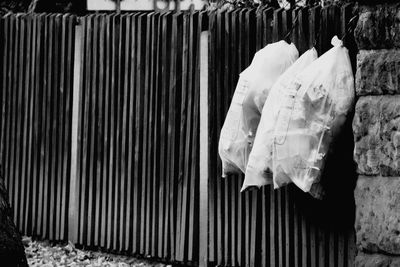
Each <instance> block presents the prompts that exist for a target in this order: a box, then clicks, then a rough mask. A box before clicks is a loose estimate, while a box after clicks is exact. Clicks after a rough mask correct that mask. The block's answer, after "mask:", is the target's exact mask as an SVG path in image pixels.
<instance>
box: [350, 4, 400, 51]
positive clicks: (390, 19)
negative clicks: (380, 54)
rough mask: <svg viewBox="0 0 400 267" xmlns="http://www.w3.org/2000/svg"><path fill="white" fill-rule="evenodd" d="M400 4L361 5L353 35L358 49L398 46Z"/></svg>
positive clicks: (399, 36) (399, 39) (399, 37)
mask: <svg viewBox="0 0 400 267" xmlns="http://www.w3.org/2000/svg"><path fill="white" fill-rule="evenodd" d="M399 32H400V4H399V3H392V4H381V5H371V6H362V7H361V8H360V16H359V20H358V22H357V27H356V29H355V30H354V37H355V40H356V42H357V45H358V48H359V49H381V48H394V47H400V34H399Z"/></svg>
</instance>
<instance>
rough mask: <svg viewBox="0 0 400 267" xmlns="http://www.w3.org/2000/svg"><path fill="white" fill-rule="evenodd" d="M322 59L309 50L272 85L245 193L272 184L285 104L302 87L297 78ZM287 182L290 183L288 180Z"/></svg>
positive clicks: (249, 163)
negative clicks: (279, 123) (276, 136)
mask: <svg viewBox="0 0 400 267" xmlns="http://www.w3.org/2000/svg"><path fill="white" fill-rule="evenodd" d="M317 57H318V54H317V51H316V50H315V48H312V49H310V50H308V51H306V52H305V53H304V54H303V55H302V56H301V57H300V58H299V59H297V60H296V62H295V63H294V64H293V65H292V66H290V67H289V68H288V69H287V70H286V71H285V72H284V73H283V74H282V75H281V76H280V77H279V79H278V80H277V81H276V83H275V84H274V85H273V86H272V88H271V91H270V93H269V95H268V98H267V100H266V101H265V105H264V108H263V110H262V114H261V119H260V124H259V125H258V129H257V134H256V137H255V140H254V145H253V149H252V150H251V153H250V155H249V162H248V164H247V167H246V175H245V179H244V182H243V186H242V191H244V190H245V189H247V188H248V187H250V186H257V187H261V186H263V185H267V184H271V183H272V170H273V168H272V148H273V146H272V144H273V142H274V129H275V124H276V121H277V118H278V114H279V110H280V108H281V105H283V104H284V103H288V102H290V101H291V97H292V95H293V94H295V93H296V92H295V91H294V90H296V89H297V88H298V86H297V85H296V84H295V83H296V76H297V75H298V74H299V73H301V72H302V71H303V70H304V69H305V68H306V67H307V66H308V65H310V64H311V63H312V62H313V61H314V60H316V59H317ZM286 182H290V180H287V181H286Z"/></svg>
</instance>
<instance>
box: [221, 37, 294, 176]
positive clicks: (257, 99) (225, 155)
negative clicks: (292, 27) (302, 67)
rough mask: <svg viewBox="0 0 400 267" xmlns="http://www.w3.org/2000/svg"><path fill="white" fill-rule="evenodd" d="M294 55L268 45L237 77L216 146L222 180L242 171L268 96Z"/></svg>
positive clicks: (283, 45) (279, 45)
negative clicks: (228, 175)
mask: <svg viewBox="0 0 400 267" xmlns="http://www.w3.org/2000/svg"><path fill="white" fill-rule="evenodd" d="M298 54H299V53H298V51H297V49H296V47H295V46H294V44H290V45H289V44H288V43H286V42H285V41H279V42H276V43H273V44H269V45H267V46H266V47H264V48H263V49H261V50H260V51H258V52H257V53H256V54H255V55H254V58H253V61H252V62H251V65H250V66H249V67H247V68H246V69H245V70H244V71H243V72H242V73H241V74H240V77H239V81H238V83H237V86H236V89H235V93H234V95H233V98H232V102H231V106H230V107H229V110H228V113H227V115H226V118H225V122H224V125H223V127H222V129H221V135H220V140H219V144H218V151H219V155H220V157H221V160H222V176H223V177H225V176H226V175H227V174H229V173H240V171H242V172H244V171H245V168H246V165H247V159H248V155H249V153H250V151H251V147H252V143H253V140H254V136H255V133H256V131H257V127H258V123H259V121H260V116H261V111H262V108H263V106H264V102H265V100H266V98H267V96H268V93H269V91H270V89H271V87H272V85H273V84H274V83H275V81H276V80H277V79H278V77H279V76H280V75H281V74H282V73H283V72H284V71H285V70H286V69H287V68H288V67H289V66H290V65H291V64H292V63H293V62H294V61H295V60H296V59H297V58H298Z"/></svg>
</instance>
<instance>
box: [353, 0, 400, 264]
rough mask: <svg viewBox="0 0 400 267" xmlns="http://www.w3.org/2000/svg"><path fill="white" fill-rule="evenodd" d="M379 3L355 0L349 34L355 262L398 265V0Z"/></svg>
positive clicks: (399, 30)
mask: <svg viewBox="0 0 400 267" xmlns="http://www.w3.org/2000/svg"><path fill="white" fill-rule="evenodd" d="M364 2H365V1H364ZM382 2H383V1H380V4H373V3H371V2H369V4H362V3H361V4H360V7H359V11H360V17H359V21H358V24H357V28H356V30H355V33H354V35H355V39H356V42H357V45H358V48H359V50H360V51H359V53H358V55H357V74H356V92H357V96H358V101H357V104H356V110H355V116H354V120H353V133H354V141H355V148H354V159H355V161H356V163H357V164H358V169H357V171H358V175H359V177H358V181H357V186H356V189H355V194H354V195H355V201H356V221H355V230H356V238H357V249H358V253H357V257H356V261H355V262H356V266H400V4H399V3H394V2H393V1H389V2H386V3H382ZM375 3H376V2H375Z"/></svg>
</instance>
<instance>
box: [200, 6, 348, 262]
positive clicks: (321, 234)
mask: <svg viewBox="0 0 400 267" xmlns="http://www.w3.org/2000/svg"><path fill="white" fill-rule="evenodd" d="M351 16H352V6H351V5H345V6H342V7H338V6H335V5H332V6H327V7H324V8H322V9H321V7H312V8H308V7H307V8H296V9H294V10H284V9H278V10H273V9H272V8H268V7H266V8H261V9H234V10H230V11H223V12H220V11H218V12H213V13H211V14H209V30H210V41H209V79H208V80H209V109H208V112H209V122H208V123H209V125H210V126H209V153H210V154H209V173H210V177H209V188H208V192H209V251H208V255H209V261H210V262H212V263H214V264H215V265H225V266H353V259H354V251H355V244H354V233H353V220H352V218H353V216H354V215H352V214H353V212H354V210H353V209H354V200H353V193H352V192H353V188H354V187H353V184H354V181H355V176H354V174H355V169H354V166H353V160H352V148H353V143H352V142H353V141H352V138H353V137H352V134H351V125H350V124H349V125H347V128H346V131H345V135H346V136H345V137H344V138H342V139H343V140H341V142H342V143H340V144H338V146H339V147H346V149H343V151H342V150H338V151H337V153H336V154H337V156H336V157H337V158H336V159H333V160H332V162H335V164H338V166H339V169H340V170H343V173H340V172H339V173H338V172H337V171H335V167H334V166H331V167H330V168H329V172H330V173H329V175H326V176H329V179H328V177H326V178H327V179H326V180H328V181H334V180H335V181H337V182H336V183H335V182H334V183H332V184H331V185H329V187H328V188H329V192H327V199H326V200H325V201H322V202H321V201H318V200H313V199H312V198H311V197H310V196H308V195H307V194H304V193H302V192H301V191H300V190H298V189H297V188H295V187H294V186H292V185H291V186H288V187H285V188H282V189H279V190H273V189H271V187H270V186H265V187H263V188H262V189H261V190H258V191H250V192H245V193H239V191H240V188H241V185H242V182H243V177H242V176H240V177H237V176H232V177H228V178H226V179H221V178H220V175H221V173H222V166H221V161H220V160H219V156H218V149H217V148H218V140H219V133H220V129H221V127H222V125H223V122H224V119H225V115H226V113H227V111H228V108H229V105H230V102H231V99H232V95H233V93H234V89H235V87H236V83H237V80H238V78H239V73H240V72H241V71H242V70H244V69H245V68H246V67H247V66H248V65H249V64H250V63H251V60H252V58H253V56H254V54H255V52H256V51H257V50H259V49H261V48H263V47H264V46H265V45H267V44H268V43H272V42H275V41H279V40H281V39H283V38H284V37H285V36H286V35H287V33H288V32H289V31H290V30H291V29H292V33H291V34H290V35H289V37H290V38H289V39H290V40H291V41H292V42H293V43H294V44H295V45H296V47H297V48H298V50H299V52H300V53H303V52H305V51H306V50H307V49H310V48H311V47H312V46H314V45H315V46H316V49H317V51H318V53H319V55H321V54H322V53H324V52H325V51H327V50H328V49H329V48H330V47H332V46H331V45H330V41H331V38H332V37H333V36H334V35H336V34H337V35H338V36H339V38H340V37H342V36H343V35H344V32H345V30H346V28H347V23H348V21H349V20H350V18H351ZM293 23H296V24H295V25H294V26H293ZM351 38H352V37H350V38H348V39H346V40H345V41H346V42H345V43H346V46H347V47H349V49H350V52H351V56H352V60H353V63H354V55H355V53H354V51H355V45H354V41H353V40H352V39H351ZM349 121H351V118H350V119H349ZM349 130H350V131H349ZM338 166H336V169H337V167H338ZM327 168H328V167H327ZM344 172H347V173H344ZM338 176H339V177H340V176H341V177H343V178H340V179H338ZM346 180H347V181H346ZM339 183H343V186H342V187H341V185H340V184H339ZM340 198H343V199H340ZM345 214H346V216H347V217H346V216H344V215H345ZM328 218H329V219H328ZM344 218H346V219H344ZM324 219H325V220H324ZM329 220H330V221H329ZM335 224H336V225H335Z"/></svg>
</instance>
